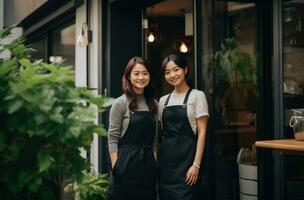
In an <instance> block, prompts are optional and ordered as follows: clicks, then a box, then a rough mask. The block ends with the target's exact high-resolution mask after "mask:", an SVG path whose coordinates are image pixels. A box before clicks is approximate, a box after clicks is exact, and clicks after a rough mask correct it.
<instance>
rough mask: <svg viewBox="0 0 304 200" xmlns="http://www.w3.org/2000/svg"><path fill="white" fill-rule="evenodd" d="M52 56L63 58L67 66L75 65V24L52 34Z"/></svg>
mask: <svg viewBox="0 0 304 200" xmlns="http://www.w3.org/2000/svg"><path fill="white" fill-rule="evenodd" d="M51 41H52V43H51V46H52V48H51V54H50V55H51V56H55V57H57V58H58V57H60V56H61V57H62V58H63V59H64V60H65V61H64V64H65V65H71V66H74V65H75V24H72V25H68V26H66V25H65V26H61V27H59V28H57V29H54V30H53V31H52V32H51Z"/></svg>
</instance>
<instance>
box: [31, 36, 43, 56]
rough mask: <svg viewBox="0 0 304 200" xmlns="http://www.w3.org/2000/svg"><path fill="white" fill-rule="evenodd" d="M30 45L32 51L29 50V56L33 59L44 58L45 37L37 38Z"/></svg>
mask: <svg viewBox="0 0 304 200" xmlns="http://www.w3.org/2000/svg"><path fill="white" fill-rule="evenodd" d="M30 47H31V48H32V49H34V51H33V52H31V56H32V58H33V59H43V60H45V59H46V38H45V37H43V38H42V39H39V40H37V41H35V42H33V43H32V44H30Z"/></svg>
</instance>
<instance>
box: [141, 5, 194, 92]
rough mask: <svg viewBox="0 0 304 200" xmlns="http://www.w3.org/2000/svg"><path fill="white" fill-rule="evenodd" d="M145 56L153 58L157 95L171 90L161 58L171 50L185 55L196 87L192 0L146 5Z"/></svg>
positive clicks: (192, 84) (189, 80)
mask: <svg viewBox="0 0 304 200" xmlns="http://www.w3.org/2000/svg"><path fill="white" fill-rule="evenodd" d="M144 13H145V14H144V22H145V25H146V26H145V27H144V33H143V35H144V45H143V48H144V49H143V52H144V56H145V57H146V58H147V59H148V60H149V61H150V62H151V65H152V69H153V74H154V80H155V85H156V89H157V91H158V97H161V96H163V95H164V94H168V93H169V92H171V91H172V89H173V88H172V87H170V86H169V85H168V84H167V83H166V81H165V80H164V78H163V77H164V76H163V72H162V67H161V62H162V59H163V58H165V57H166V56H168V55H169V54H172V53H176V54H182V55H184V57H185V59H186V61H187V63H188V68H189V74H188V83H189V84H190V85H191V86H192V87H195V68H196V66H195V61H194V55H195V48H194V33H195V31H194V20H193V19H194V18H193V17H194V15H193V13H194V12H193V0H184V1H180V0H166V1H162V2H160V3H157V4H154V5H152V6H150V7H147V8H145V9H144Z"/></svg>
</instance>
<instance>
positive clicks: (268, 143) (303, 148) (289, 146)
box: [255, 139, 304, 153]
mask: <svg viewBox="0 0 304 200" xmlns="http://www.w3.org/2000/svg"><path fill="white" fill-rule="evenodd" d="M255 146H256V147H259V148H268V149H278V150H285V151H296V152H299V153H304V141H298V140H295V139H281V140H262V141H256V142H255Z"/></svg>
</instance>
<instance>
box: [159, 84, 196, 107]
mask: <svg viewBox="0 0 304 200" xmlns="http://www.w3.org/2000/svg"><path fill="white" fill-rule="evenodd" d="M191 90H192V89H191V88H189V90H188V91H187V93H186V95H185V99H184V102H183V105H186V104H187V102H188V99H189V96H190V92H191ZM171 94H172V93H170V94H169V95H168V97H167V99H166V101H165V104H164V106H166V105H168V103H169V100H170V97H171Z"/></svg>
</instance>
